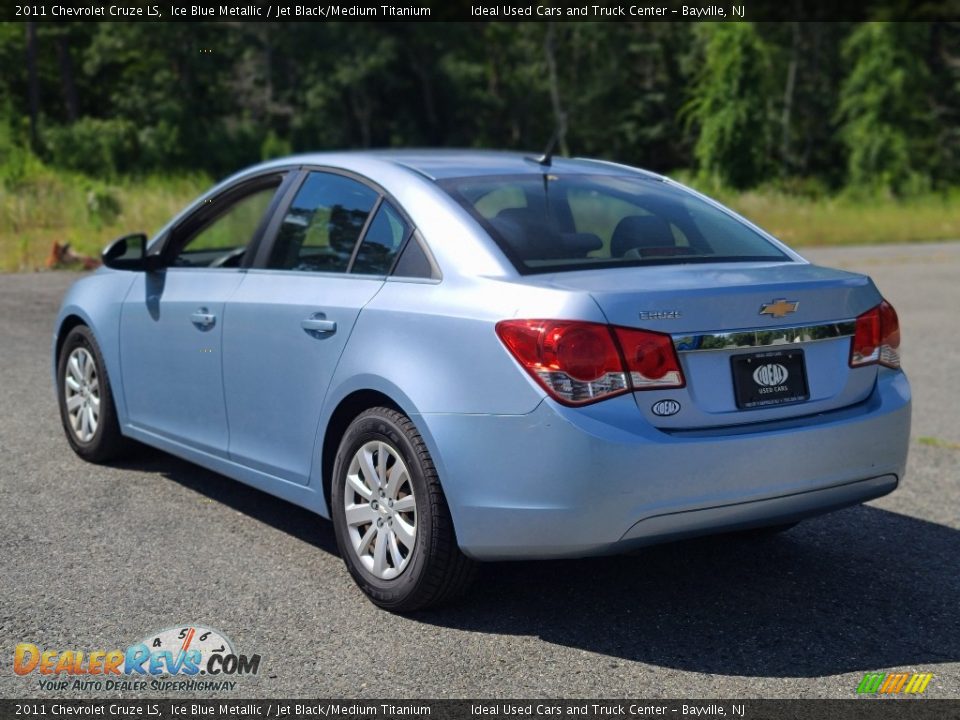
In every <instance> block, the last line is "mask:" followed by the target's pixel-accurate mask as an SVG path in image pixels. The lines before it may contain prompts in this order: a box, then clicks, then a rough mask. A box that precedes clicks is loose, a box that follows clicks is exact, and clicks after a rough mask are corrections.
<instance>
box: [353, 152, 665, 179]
mask: <svg viewBox="0 0 960 720" xmlns="http://www.w3.org/2000/svg"><path fill="white" fill-rule="evenodd" d="M370 154H373V155H377V156H379V157H382V158H383V159H385V160H389V161H390V162H393V163H396V164H397V165H403V166H405V167H408V168H410V169H412V170H416V171H417V172H419V173H420V174H421V175H426V176H427V177H429V178H431V179H433V180H442V179H444V178H453V177H469V176H475V175H525V174H531V175H535V174H539V173H541V172H543V166H541V165H540V164H538V163H537V162H536V159H537V158H539V157H540V156H541V154H542V153H539V152H535V153H519V152H503V151H497V150H373V151H370ZM550 168H551V170H552V171H554V172H563V173H595V172H597V171H598V170H602V171H603V172H604V173H605V174H620V173H622V174H625V175H636V174H643V175H652V174H653V173H647V172H646V171H644V170H639V169H637V168H631V167H628V166H626V165H617V164H616V163H609V162H605V161H602V160H588V159H581V158H562V157H556V156H554V158H553V162H552V164H551V166H550Z"/></svg>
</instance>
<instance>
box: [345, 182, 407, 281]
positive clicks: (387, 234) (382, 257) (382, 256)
mask: <svg viewBox="0 0 960 720" xmlns="http://www.w3.org/2000/svg"><path fill="white" fill-rule="evenodd" d="M409 235H410V226H409V225H408V224H407V222H406V221H405V220H404V219H403V218H402V217H400V213H398V212H397V211H396V210H394V209H393V206H392V205H390V203H389V202H387V201H386V200H384V201H383V202H382V203H380V207H379V208H378V209H377V212H376V214H375V215H374V216H373V220H371V221H370V226H369V227H368V228H367V233H366V235H364V236H363V242H362V243H360V248H359V249H358V250H357V257H356V259H355V260H354V261H353V267H351V268H350V272H351V273H360V274H365V275H386V274H387V273H388V272H390V268H391V267H393V262H394V260H395V259H396V257H397V253H398V252H400V248H402V247H403V243H404V241H405V240H406V239H407V237H408V236H409Z"/></svg>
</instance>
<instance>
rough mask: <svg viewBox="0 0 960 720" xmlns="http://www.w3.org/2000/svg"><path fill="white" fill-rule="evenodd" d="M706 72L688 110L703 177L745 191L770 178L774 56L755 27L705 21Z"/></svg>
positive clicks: (694, 89)
mask: <svg viewBox="0 0 960 720" xmlns="http://www.w3.org/2000/svg"><path fill="white" fill-rule="evenodd" d="M702 32H703V34H704V36H705V41H706V49H705V53H704V61H703V67H702V70H701V71H700V72H699V73H698V74H697V77H696V79H695V81H694V83H693V86H692V98H691V100H690V102H689V103H688V104H687V106H686V107H685V108H684V112H685V114H686V115H687V117H688V118H689V119H690V121H691V122H693V123H695V124H696V125H697V126H698V127H699V131H700V132H699V137H698V138H697V143H696V146H695V148H694V156H695V157H696V159H697V161H698V162H699V166H700V170H701V172H702V174H703V177H704V178H706V179H708V180H709V181H712V182H713V183H715V184H720V185H730V186H732V187H735V188H746V187H750V186H751V185H755V184H757V183H758V182H760V181H762V180H763V179H765V178H766V177H768V176H769V174H770V161H769V152H770V133H771V95H772V83H771V74H770V66H771V53H770V49H769V48H768V47H767V45H766V43H764V41H763V40H762V39H761V38H760V36H759V34H758V33H757V30H756V28H755V26H754V25H753V24H751V23H705V24H704V25H703V30H702Z"/></svg>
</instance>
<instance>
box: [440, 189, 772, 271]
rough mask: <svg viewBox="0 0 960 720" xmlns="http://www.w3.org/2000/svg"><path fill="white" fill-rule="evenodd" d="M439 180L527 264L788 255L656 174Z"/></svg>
mask: <svg viewBox="0 0 960 720" xmlns="http://www.w3.org/2000/svg"><path fill="white" fill-rule="evenodd" d="M440 185H441V187H443V188H444V190H446V191H447V192H448V193H449V194H450V195H451V196H452V197H453V198H454V199H455V200H457V201H458V202H459V203H460V204H461V205H463V206H464V207H465V208H466V209H467V210H468V211H469V212H470V214H471V215H473V216H474V217H475V218H476V219H477V220H478V221H479V222H480V223H481V225H483V226H484V228H485V229H486V230H487V232H489V233H490V235H491V237H493V239H494V240H495V241H496V242H497V244H498V245H499V246H500V247H501V249H502V250H503V251H504V253H505V254H506V255H507V256H508V257H509V258H510V259H511V261H512V262H513V263H514V265H515V266H516V268H517V270H518V271H520V272H522V273H543V272H556V271H560V270H584V269H589V268H598V267H625V266H634V265H656V264H677V263H696V262H756V261H789V260H790V258H789V257H788V256H787V255H785V254H784V253H783V252H782V251H781V250H779V249H778V248H777V247H776V246H775V245H773V243H771V242H770V241H768V240H767V239H766V238H764V237H763V236H762V235H760V234H759V233H757V232H756V231H754V230H753V229H751V228H750V227H748V226H747V225H745V224H744V223H742V222H740V221H739V220H736V219H734V218H733V217H732V216H730V215H728V214H727V213H725V212H723V211H721V210H718V209H716V208H715V207H713V206H712V205H710V204H709V203H706V202H704V201H703V200H700V199H699V198H697V197H696V196H694V195H691V194H689V193H686V192H684V191H682V190H679V189H677V188H673V187H670V186H669V185H665V184H664V183H663V182H661V181H659V180H648V179H646V178H631V177H622V176H607V175H602V176H595V175H562V174H552V173H549V172H547V173H545V174H543V175H521V176H510V177H472V178H456V179H452V180H445V181H443V182H441V183H440Z"/></svg>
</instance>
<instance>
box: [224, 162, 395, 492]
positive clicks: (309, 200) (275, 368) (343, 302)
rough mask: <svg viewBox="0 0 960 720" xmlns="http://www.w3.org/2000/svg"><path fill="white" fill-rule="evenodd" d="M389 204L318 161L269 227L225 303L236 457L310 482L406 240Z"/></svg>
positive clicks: (227, 373)
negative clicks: (334, 409) (346, 367)
mask: <svg viewBox="0 0 960 720" xmlns="http://www.w3.org/2000/svg"><path fill="white" fill-rule="evenodd" d="M388 207H389V206H388V205H387V204H386V202H385V201H382V200H381V196H380V193H379V192H378V191H377V190H375V189H374V188H372V187H370V186H369V185H367V184H365V183H363V182H360V181H359V180H357V179H355V178H353V177H348V176H346V175H342V174H337V173H333V172H320V171H312V172H309V173H305V175H304V177H303V179H302V183H301V185H300V187H299V188H297V189H296V190H295V191H294V197H293V200H292V201H291V202H290V204H289V207H288V208H287V209H286V210H285V211H283V212H281V213H280V214H279V215H278V216H277V218H276V220H275V222H274V223H273V227H271V228H269V229H268V231H267V235H268V236H273V238H274V239H273V241H272V242H271V243H269V244H265V245H264V247H263V248H262V249H261V253H260V257H259V260H258V262H257V263H256V266H255V267H254V268H251V269H250V270H249V271H248V272H247V274H246V277H244V279H243V282H242V284H241V285H240V287H239V288H238V290H237V292H236V293H235V294H234V295H233V297H232V298H231V299H230V301H229V302H228V304H227V309H226V322H225V325H224V339H223V346H224V362H223V372H224V377H223V380H224V387H225V391H226V406H227V416H228V419H229V424H230V457H231V459H234V460H236V461H238V462H241V463H243V464H244V465H247V466H249V467H253V468H255V469H257V470H260V471H262V472H266V473H269V474H271V475H273V476H275V477H279V478H282V479H284V480H287V481H290V482H295V483H299V484H306V483H307V482H308V480H309V476H310V468H311V464H312V460H313V457H314V441H315V439H316V435H317V422H318V419H319V416H320V409H321V407H322V405H323V400H324V396H325V394H326V391H327V387H328V385H329V383H330V379H331V377H332V376H333V371H334V369H335V368H336V366H337V362H338V361H339V359H340V355H341V354H342V353H343V349H344V346H345V344H346V342H347V340H348V338H349V337H350V333H351V331H352V329H353V326H354V323H355V322H356V319H357V316H358V315H359V313H360V310H361V308H363V306H364V305H366V304H367V302H369V301H370V299H371V298H372V297H373V296H374V295H375V294H376V293H377V291H378V290H379V289H380V288H381V287H382V285H383V283H384V279H385V276H386V274H387V272H388V271H389V267H390V265H391V264H392V262H393V257H394V255H395V253H396V249H397V248H398V247H399V243H393V240H392V239H393V238H394V237H395V236H399V235H402V234H403V233H405V232H406V230H399V231H398V230H397V228H396V227H395V226H391V225H390V223H389V222H387V218H386V215H387V213H388ZM397 217H399V216H397ZM385 227H386V230H387V232H386V234H385V233H384V229H385ZM362 236H363V237H364V238H365V239H364V242H363V246H362V247H358V242H359V240H360V239H361V237H362ZM377 238H380V241H377ZM384 238H387V239H384ZM351 270H355V271H354V272H349V271H351Z"/></svg>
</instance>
